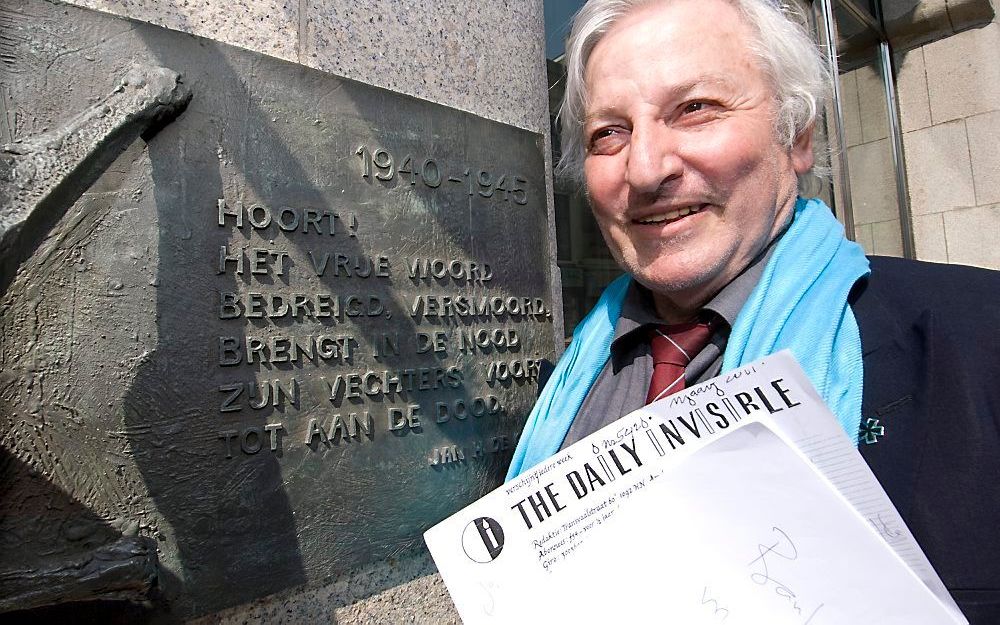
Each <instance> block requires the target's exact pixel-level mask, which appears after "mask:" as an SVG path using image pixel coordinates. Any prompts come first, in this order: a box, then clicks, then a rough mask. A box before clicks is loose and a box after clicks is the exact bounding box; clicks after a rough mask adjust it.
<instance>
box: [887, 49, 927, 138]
mask: <svg viewBox="0 0 1000 625" xmlns="http://www.w3.org/2000/svg"><path fill="white" fill-rule="evenodd" d="M896 97H897V99H898V100H899V121H900V125H901V126H902V129H903V132H909V131H911V130H919V129H920V128H926V127H927V126H930V125H931V101H930V96H928V94H927V74H926V72H925V69H924V51H923V48H917V49H915V50H911V51H909V52H905V53H903V54H897V55H896Z"/></svg>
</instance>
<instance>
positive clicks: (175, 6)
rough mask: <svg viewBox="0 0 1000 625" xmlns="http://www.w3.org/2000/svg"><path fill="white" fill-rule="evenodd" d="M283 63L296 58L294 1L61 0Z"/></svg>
mask: <svg viewBox="0 0 1000 625" xmlns="http://www.w3.org/2000/svg"><path fill="white" fill-rule="evenodd" d="M66 1H67V2H68V3H69V4H75V5H77V6H81V7H86V8H88V9H94V10H97V11H103V12H105V13H111V14H113V15H120V16H122V17H128V18H131V19H134V20H139V21H141V22H148V23H150V24H156V25H157V26H164V27H166V28H171V29H173V30H179V31H182V32H185V33H191V34H192V35H198V36H199V37H208V38H210V39H214V40H215V41H221V42H222V43H228V44H231V45H234V46H239V47H241V48H246V49H248V50H253V51H254V52H260V53H261V54H268V55H270V56H276V57H278V58H279V59H285V60H286V61H296V60H298V42H299V34H298V31H299V4H298V3H297V2H289V1H286V0H237V1H236V2H216V1H213V0H173V1H169V0H168V1H165V2H147V1H144V0H66Z"/></svg>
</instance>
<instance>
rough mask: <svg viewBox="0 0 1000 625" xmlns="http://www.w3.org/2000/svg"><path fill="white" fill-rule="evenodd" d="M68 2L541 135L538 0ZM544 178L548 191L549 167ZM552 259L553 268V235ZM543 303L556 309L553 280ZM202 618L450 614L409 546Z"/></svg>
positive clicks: (433, 618) (438, 586)
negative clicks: (549, 300) (548, 300)
mask: <svg viewBox="0 0 1000 625" xmlns="http://www.w3.org/2000/svg"><path fill="white" fill-rule="evenodd" d="M70 2H71V3H72V4H76V5H79V6H83V7H87V8H91V9H96V10H100V11H105V12H108V13H112V14H116V15H120V16H124V17H129V18H133V19H136V20H141V21H145V22H149V23H152V24H156V25H161V26H165V27H167V28H171V29H175V30H180V31H184V32H188V33H191V34H195V35H199V36H202V37H208V38H211V39H215V40H217V41H221V42H224V43H227V44H232V45H236V46H240V47H243V48H247V49H250V50H253V51H256V52H260V53H264V54H268V55H271V56H275V57H279V58H281V59H285V60H288V61H292V62H297V63H301V64H303V65H306V66H309V67H312V68H316V69H320V70H323V71H329V72H331V73H334V74H337V75H340V76H345V77H348V78H352V79H355V80H359V81H362V82H366V83H369V84H372V85H375V86H379V87H384V88H387V89H392V90H394V91H398V92H402V93H405V94H409V95H413V96H416V97H419V98H423V99H426V100H431V101H434V102H437V103H440V104H443V105H446V106H451V107H455V108H459V109H463V110H466V111H469V112H472V113H475V114H477V115H480V116H482V117H486V118H489V119H493V120H496V121H499V122H503V123H506V124H510V125H513V126H517V127H520V128H524V129H527V130H531V131H534V132H538V133H542V134H543V135H545V139H546V146H548V143H549V136H548V129H549V123H548V119H549V118H548V102H547V100H546V87H547V84H546V75H545V60H544V49H543V48H544V30H543V17H542V5H541V2H540V0H506V1H504V2H502V3H494V2H466V1H463V0H410V1H407V2H397V1H394V0H373V1H371V2H366V3H363V4H359V3H355V2H353V1H351V0H288V1H282V0H238V1H237V2H223V1H222V0H131V1H130V0H70ZM548 154H549V150H548V149H546V157H547V158H548ZM548 170H549V171H551V167H548ZM547 184H548V191H549V193H548V196H549V197H551V178H550V177H549V178H548V182H547ZM549 214H550V215H551V214H552V207H551V205H550V206H549ZM550 223H551V219H550ZM551 258H552V268H553V273H554V275H556V276H558V274H557V273H555V271H554V268H555V243H554V237H553V238H552V253H551ZM556 284H558V282H556ZM553 308H554V309H555V310H557V311H558V310H561V305H560V300H559V295H558V289H556V293H554V301H553ZM555 336H556V337H559V338H561V336H562V327H561V318H559V319H558V320H557V323H556V329H555ZM201 622H203V623H264V622H266V623H279V622H303V623H312V622H340V623H362V622H363V623H372V622H427V623H457V622H458V615H457V613H456V612H455V611H454V607H453V606H452V604H451V601H450V599H449V598H448V594H447V591H446V589H445V588H444V585H443V583H442V582H441V580H440V577H439V576H438V575H437V574H436V571H435V568H434V565H433V562H431V560H430V558H429V556H428V555H427V554H426V553H425V552H424V551H422V550H417V551H415V552H409V553H403V554H400V555H399V556H398V557H396V558H393V559H391V560H388V561H385V562H376V563H372V564H371V565H369V566H367V567H364V568H362V569H361V570H356V571H352V572H349V573H346V574H343V575H339V576H337V577H333V578H331V579H329V580H328V583H327V584H325V585H321V586H317V587H312V588H299V589H293V590H291V591H288V592H285V593H281V594H280V595H276V596H272V597H268V598H263V599H261V600H258V601H256V602H254V603H252V604H250V605H245V606H240V607H237V608H233V609H230V610H226V611H225V612H222V613H218V614H215V615H212V616H209V617H205V618H203V619H201Z"/></svg>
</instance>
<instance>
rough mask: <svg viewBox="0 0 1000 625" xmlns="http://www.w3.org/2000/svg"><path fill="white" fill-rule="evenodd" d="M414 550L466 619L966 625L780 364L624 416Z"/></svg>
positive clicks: (850, 454)
mask: <svg viewBox="0 0 1000 625" xmlns="http://www.w3.org/2000/svg"><path fill="white" fill-rule="evenodd" d="M424 538H425V540H426V542H427V545H428V547H429V549H430V552H431V555H432V556H433V558H434V560H435V562H436V564H437V566H438V569H439V571H440V572H441V575H442V578H443V579H444V581H445V584H446V585H447V587H448V589H449V592H450V593H451V595H452V598H453V600H454V602H455V605H456V607H457V608H458V611H459V613H460V614H461V616H462V618H463V620H464V621H465V622H466V623H499V622H511V621H513V620H514V619H522V620H527V621H528V622H542V621H544V620H548V619H558V620H559V621H567V620H575V621H578V622H599V621H607V620H608V619H615V620H616V621H620V620H622V619H629V620H635V621H638V622H646V621H651V620H665V621H669V622H681V623H713V624H714V623H725V624H726V625H738V624H740V623H762V622H766V623H797V624H806V623H811V624H813V625H819V624H827V623H830V624H833V623H844V624H846V623H851V624H857V623H879V624H884V623H900V624H903V623H906V624H908V625H912V624H923V623H927V624H930V623H967V621H966V620H965V619H964V617H963V616H962V614H961V612H960V611H959V610H958V607H957V606H956V605H955V603H954V601H953V600H952V599H951V597H950V595H949V594H948V592H947V591H946V590H945V588H944V585H943V584H942V583H941V581H940V579H939V578H938V576H937V575H936V573H935V572H934V570H933V568H932V567H931V565H930V563H929V562H928V561H927V558H926V557H925V556H924V554H923V552H922V551H921V550H920V548H919V546H918V545H917V544H916V541H915V540H914V539H913V536H912V535H911V534H910V532H909V530H908V529H907V528H906V526H905V524H904V523H903V521H902V519H901V518H900V516H899V514H898V512H897V511H896V510H895V508H894V507H893V506H892V504H891V502H890V501H889V499H888V497H887V496H886V495H885V492H884V491H883V490H882V488H881V486H880V485H879V484H878V482H877V481H876V480H875V478H874V476H873V475H872V473H871V471H870V470H869V469H868V466H867V465H866V464H865V462H864V460H863V459H862V458H861V455H860V454H859V453H858V452H857V450H856V449H855V448H854V445H853V444H852V443H851V441H850V440H849V439H848V438H847V436H846V435H845V434H844V433H843V431H842V429H841V427H840V425H839V424H838V423H837V421H836V419H835V417H834V416H833V415H832V414H831V413H830V412H829V410H828V409H827V408H826V406H825V405H824V404H823V402H822V400H821V399H820V398H819V396H818V394H817V393H816V391H815V389H814V388H813V387H812V385H811V384H810V383H809V381H808V378H807V377H806V376H805V374H804V373H803V372H802V370H801V368H800V367H799V366H798V364H797V363H796V362H795V359H794V358H793V357H792V356H791V354H790V353H789V352H781V353H779V354H776V355H774V356H770V357H768V358H766V359H763V360H761V361H760V362H758V363H755V364H753V365H749V366H745V367H742V368H740V369H738V370H734V371H730V372H728V373H727V374H725V375H723V376H720V377H718V378H715V379H713V380H709V381H707V382H705V383H702V384H699V385H697V386H694V387H692V388H689V389H686V390H685V391H683V392H681V393H678V394H676V395H673V396H670V397H668V398H666V399H664V400H661V401H659V402H656V403H655V404H652V405H650V406H647V407H645V408H643V409H641V410H638V411H636V412H634V413H631V414H629V415H627V416H625V417H623V418H622V419H620V420H619V421H617V422H615V423H613V424H611V425H609V426H607V427H605V428H603V429H601V430H599V431H597V432H595V433H594V434H592V435H590V436H589V437H587V438H585V439H583V440H581V441H579V442H578V443H577V444H575V445H573V446H571V447H569V448H567V449H565V450H563V451H561V452H559V453H558V454H556V455H554V456H553V457H551V458H550V459H549V460H547V461H546V462H544V463H542V464H540V465H539V466H536V467H534V468H532V469H530V470H529V471H527V472H526V473H524V474H522V475H521V476H519V477H518V478H517V479H515V480H513V481H511V482H509V483H507V484H505V485H504V486H502V487H500V488H498V489H497V490H495V491H493V492H492V493H490V494H489V495H487V496H485V497H483V498H482V499H480V500H479V501H477V502H475V503H474V504H472V505H470V506H468V507H467V508H465V509H464V510H462V511H460V512H458V513H457V514H455V515H453V516H451V517H449V518H448V519H446V520H444V521H442V522H441V523H440V524H438V525H436V526H434V527H433V528H431V529H430V530H428V531H427V532H426V533H425V535H424Z"/></svg>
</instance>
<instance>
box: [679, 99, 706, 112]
mask: <svg viewBox="0 0 1000 625" xmlns="http://www.w3.org/2000/svg"><path fill="white" fill-rule="evenodd" d="M706 106H708V105H707V104H706V103H705V102H689V103H688V104H686V105H685V106H684V113H685V114H686V113H697V112H698V111H702V110H704V109H705V107H706Z"/></svg>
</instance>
